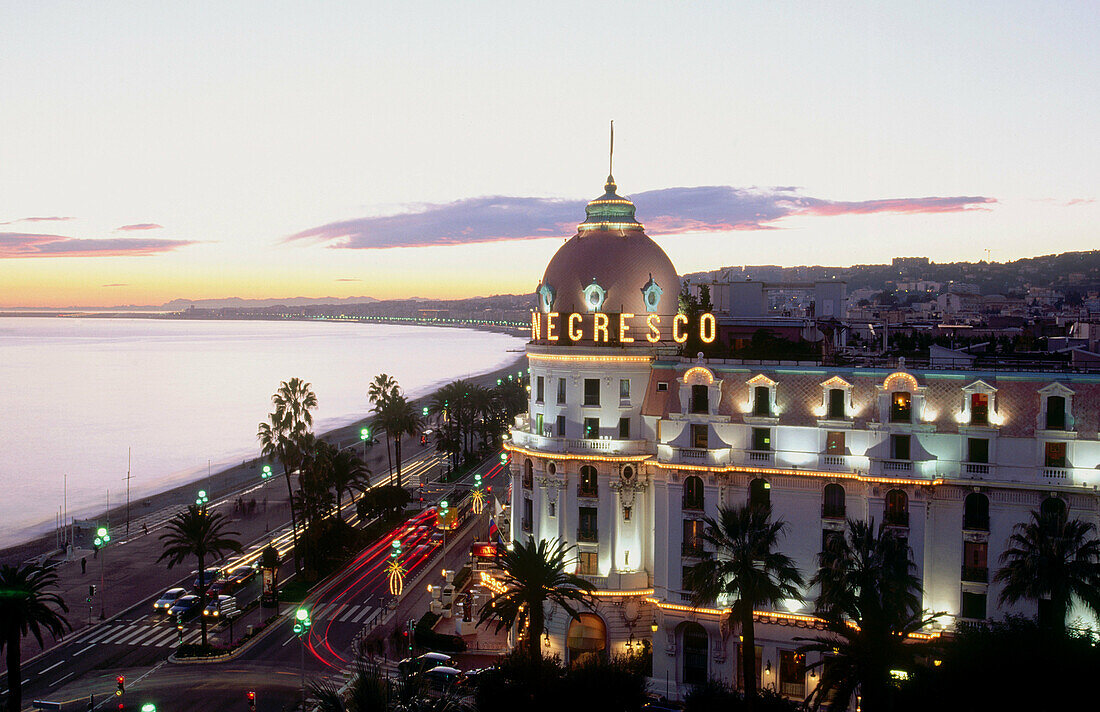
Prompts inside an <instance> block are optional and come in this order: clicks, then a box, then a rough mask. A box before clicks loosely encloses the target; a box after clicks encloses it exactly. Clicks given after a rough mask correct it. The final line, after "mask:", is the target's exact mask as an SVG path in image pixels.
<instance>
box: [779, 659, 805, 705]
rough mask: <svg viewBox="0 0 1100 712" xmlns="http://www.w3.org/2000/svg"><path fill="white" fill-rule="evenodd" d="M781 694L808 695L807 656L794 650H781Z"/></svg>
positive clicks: (791, 695) (798, 696)
mask: <svg viewBox="0 0 1100 712" xmlns="http://www.w3.org/2000/svg"><path fill="white" fill-rule="evenodd" d="M779 694H781V695H787V696H788V697H796V698H798V699H799V700H801V699H802V698H804V697H805V696H806V656H805V655H804V654H802V653H799V652H796V651H794V650H780V651H779Z"/></svg>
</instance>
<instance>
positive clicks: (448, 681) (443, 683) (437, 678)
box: [420, 665, 462, 690]
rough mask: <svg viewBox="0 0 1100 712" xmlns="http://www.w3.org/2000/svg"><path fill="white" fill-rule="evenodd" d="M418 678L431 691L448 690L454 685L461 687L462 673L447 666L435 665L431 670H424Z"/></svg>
mask: <svg viewBox="0 0 1100 712" xmlns="http://www.w3.org/2000/svg"><path fill="white" fill-rule="evenodd" d="M420 678H421V679H422V680H424V681H425V682H427V683H428V687H430V688H432V689H433V690H448V689H450V688H451V687H454V686H455V685H459V686H461V685H462V671H461V670H459V669H457V668H453V667H450V666H449V665H437V666H436V667H433V668H432V669H431V670H425V671H424V672H423V673H421V674H420Z"/></svg>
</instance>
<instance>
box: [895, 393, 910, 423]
mask: <svg viewBox="0 0 1100 712" xmlns="http://www.w3.org/2000/svg"><path fill="white" fill-rule="evenodd" d="M912 420H913V396H912V395H911V394H910V393H909V392H908V391H894V392H893V393H891V394H890V422H891V423H909V422H912Z"/></svg>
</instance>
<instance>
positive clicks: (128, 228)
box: [115, 223, 164, 232]
mask: <svg viewBox="0 0 1100 712" xmlns="http://www.w3.org/2000/svg"><path fill="white" fill-rule="evenodd" d="M163 228H164V226H163V225H157V224H156V223H136V224H134V225H123V226H122V227H116V228H115V232H134V231H138V230H161V229H163Z"/></svg>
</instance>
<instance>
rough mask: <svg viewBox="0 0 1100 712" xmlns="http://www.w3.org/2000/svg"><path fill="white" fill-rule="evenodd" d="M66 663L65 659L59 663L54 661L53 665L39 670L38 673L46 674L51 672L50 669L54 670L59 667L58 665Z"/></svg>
mask: <svg viewBox="0 0 1100 712" xmlns="http://www.w3.org/2000/svg"><path fill="white" fill-rule="evenodd" d="M64 663H65V661H64V660H62V661H61V662H59V663H54V664H53V665H51V666H49V667H48V668H46V669H45V670H42V671H40V672H39V673H38V674H39V675H45V674H46V673H48V672H49V671H50V670H53V669H54V668H55V667H57V666H58V665H63V664H64Z"/></svg>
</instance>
